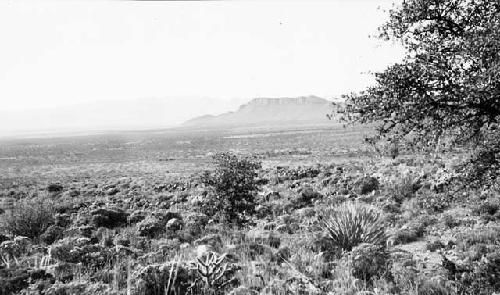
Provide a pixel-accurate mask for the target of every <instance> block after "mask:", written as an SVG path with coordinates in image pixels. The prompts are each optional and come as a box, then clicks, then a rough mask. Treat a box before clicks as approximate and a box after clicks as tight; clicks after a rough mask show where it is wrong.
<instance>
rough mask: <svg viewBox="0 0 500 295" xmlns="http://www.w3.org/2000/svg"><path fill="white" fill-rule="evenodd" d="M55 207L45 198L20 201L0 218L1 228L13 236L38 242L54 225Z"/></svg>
mask: <svg viewBox="0 0 500 295" xmlns="http://www.w3.org/2000/svg"><path fill="white" fill-rule="evenodd" d="M54 214H55V205H54V203H53V202H52V201H51V200H49V199H47V198H45V197H35V198H33V199H26V200H20V201H19V202H18V203H17V204H16V205H15V206H14V207H13V208H12V209H11V210H8V211H7V212H6V213H5V214H3V216H2V220H1V221H2V227H3V228H4V230H5V231H6V232H8V233H10V234H12V235H14V236H23V237H28V238H30V239H34V240H38V238H39V237H40V235H41V234H42V233H44V232H45V230H47V228H48V227H49V226H50V225H51V224H53V223H54Z"/></svg>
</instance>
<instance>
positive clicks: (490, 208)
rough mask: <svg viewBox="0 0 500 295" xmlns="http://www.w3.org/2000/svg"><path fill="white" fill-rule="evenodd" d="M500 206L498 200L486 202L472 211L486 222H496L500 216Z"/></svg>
mask: <svg viewBox="0 0 500 295" xmlns="http://www.w3.org/2000/svg"><path fill="white" fill-rule="evenodd" d="M499 209H500V205H499V204H498V201H496V200H486V201H485V202H482V203H481V204H479V205H477V206H475V207H474V208H473V209H472V213H473V214H475V215H479V216H481V218H482V219H484V220H486V221H490V220H495V219H497V218H498V217H500V216H499Z"/></svg>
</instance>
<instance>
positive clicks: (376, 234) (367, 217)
mask: <svg viewBox="0 0 500 295" xmlns="http://www.w3.org/2000/svg"><path fill="white" fill-rule="evenodd" d="M326 212H327V213H325V215H324V216H321V220H322V222H323V224H324V225H325V227H326V229H327V230H328V234H329V237H330V238H331V239H332V241H333V244H334V245H336V246H337V247H339V248H341V249H342V250H344V251H351V250H352V248H354V247H356V246H357V245H359V244H361V243H370V244H385V242H386V239H387V237H386V234H385V227H384V221H383V219H382V216H381V214H380V212H379V211H378V210H376V209H375V208H374V207H372V206H368V205H364V204H361V203H352V202H348V203H343V204H341V205H339V206H337V207H334V208H331V209H330V210H327V211H326Z"/></svg>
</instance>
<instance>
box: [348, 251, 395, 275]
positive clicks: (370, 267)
mask: <svg viewBox="0 0 500 295" xmlns="http://www.w3.org/2000/svg"><path fill="white" fill-rule="evenodd" d="M388 261H389V254H388V253H387V251H386V250H385V246H384V245H373V244H367V243H363V244H359V245H358V246H356V247H354V248H353V249H352V251H351V252H350V254H349V262H350V267H351V268H352V274H353V276H354V277H356V278H358V279H361V280H364V281H365V282H367V283H371V282H372V280H373V279H374V278H377V277H383V276H384V275H386V274H387V273H388V267H389V265H388Z"/></svg>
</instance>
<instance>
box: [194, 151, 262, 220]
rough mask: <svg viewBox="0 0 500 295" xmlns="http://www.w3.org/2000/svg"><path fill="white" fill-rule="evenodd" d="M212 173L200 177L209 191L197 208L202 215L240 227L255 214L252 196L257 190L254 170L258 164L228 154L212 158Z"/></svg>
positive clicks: (257, 168) (220, 154)
mask: <svg viewBox="0 0 500 295" xmlns="http://www.w3.org/2000/svg"><path fill="white" fill-rule="evenodd" d="M214 161H215V164H216V168H215V171H213V172H212V173H210V172H208V171H206V172H205V174H204V175H203V177H202V181H203V183H204V184H205V185H207V186H209V187H210V188H211V189H212V191H211V192H210V193H208V195H207V196H206V198H205V200H204V202H203V203H202V205H201V207H202V208H201V209H202V211H203V213H205V214H207V215H208V216H214V217H215V218H218V219H220V220H221V221H223V222H227V223H232V224H242V223H244V222H245V221H246V219H247V216H248V215H251V214H253V213H254V212H255V206H256V200H255V193H256V192H257V190H258V180H257V170H259V169H260V168H261V164H260V163H259V162H256V161H254V160H252V159H249V158H242V157H238V156H236V155H234V154H232V153H229V152H227V153H219V154H216V155H215V156H214Z"/></svg>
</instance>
